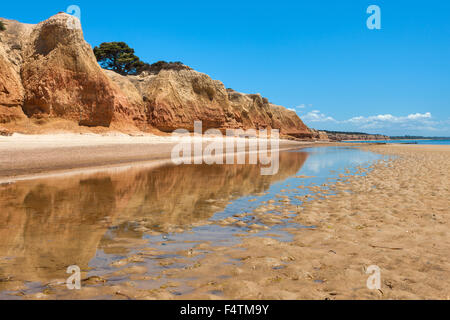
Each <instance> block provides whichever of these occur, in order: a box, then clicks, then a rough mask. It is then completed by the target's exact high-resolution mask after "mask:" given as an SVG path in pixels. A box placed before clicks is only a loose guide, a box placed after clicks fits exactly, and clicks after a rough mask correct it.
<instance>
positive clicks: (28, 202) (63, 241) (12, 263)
mask: <svg viewBox="0 0 450 320" xmlns="http://www.w3.org/2000/svg"><path fill="white" fill-rule="evenodd" d="M306 158H307V154H306V153H302V152H282V153H280V170H279V172H278V174H276V175H274V176H261V175H260V167H259V166H258V165H212V166H208V165H192V166H178V167H176V166H166V167H161V168H157V169H153V170H149V169H139V168H134V169H129V170H126V171H125V170H124V171H117V172H113V171H111V172H109V173H98V174H93V175H89V176H88V175H78V176H71V177H59V178H48V179H41V180H33V181H21V182H17V183H15V184H11V185H4V186H0V208H1V211H0V290H5V289H7V288H8V282H9V281H4V280H5V279H10V280H11V279H12V280H14V279H20V280H27V281H42V282H48V281H52V280H55V279H65V278H66V277H67V274H66V273H65V270H66V268H67V266H69V265H72V264H76V265H79V266H80V267H81V268H82V269H84V270H86V269H87V267H88V263H89V261H90V260H91V258H92V257H93V256H94V255H95V252H96V250H97V248H98V245H99V242H100V240H101V239H102V237H103V235H104V234H105V232H106V231H107V230H108V227H110V226H112V225H116V226H117V225H121V224H124V223H126V222H129V221H133V220H136V219H144V218H145V220H146V221H147V222H148V223H147V224H146V225H147V226H149V227H150V228H152V229H154V230H158V231H164V230H166V228H168V227H170V226H173V225H186V224H187V225H189V224H191V223H195V222H199V221H203V220H205V219H208V218H210V217H211V216H212V215H213V214H214V213H215V212H217V211H221V210H223V209H224V208H225V207H226V205H227V203H228V202H229V201H230V200H232V199H235V198H237V197H240V196H244V195H249V194H252V193H260V192H263V191H265V190H267V189H268V187H269V186H270V185H271V184H272V183H273V182H275V181H279V180H283V179H286V178H287V177H289V176H291V175H294V174H295V173H296V172H297V171H298V170H300V168H301V167H302V165H303V163H304V162H305V160H306ZM2 279H3V281H2Z"/></svg>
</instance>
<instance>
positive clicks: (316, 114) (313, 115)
mask: <svg viewBox="0 0 450 320" xmlns="http://www.w3.org/2000/svg"><path fill="white" fill-rule="evenodd" d="M301 118H302V119H303V120H304V121H310V122H327V121H333V122H335V121H336V120H335V119H333V118H332V117H329V116H326V115H325V114H323V113H321V112H320V111H319V110H313V111H311V112H308V113H307V114H305V115H304V116H302V117H301Z"/></svg>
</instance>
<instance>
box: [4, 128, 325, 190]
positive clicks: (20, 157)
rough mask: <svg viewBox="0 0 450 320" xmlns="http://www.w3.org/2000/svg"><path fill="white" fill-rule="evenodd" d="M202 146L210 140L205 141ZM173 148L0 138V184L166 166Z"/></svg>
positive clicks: (161, 141)
mask: <svg viewBox="0 0 450 320" xmlns="http://www.w3.org/2000/svg"><path fill="white" fill-rule="evenodd" d="M204 141H205V145H206V144H208V143H210V142H212V141H214V138H213V137H212V138H205V140H204ZM176 144H177V142H174V141H173V140H172V139H171V137H163V136H155V135H146V136H133V137H132V136H128V135H124V134H116V135H96V134H47V135H21V134H15V135H13V136H11V137H1V136H0V182H8V181H12V180H20V179H23V178H29V177H32V176H34V177H35V176H36V175H41V176H42V175H45V174H48V173H51V174H55V173H67V172H70V171H76V172H79V171H80V170H81V169H95V170H101V169H105V168H110V167H112V166H120V165H127V164H136V163H138V162H140V163H144V162H145V163H147V164H149V162H152V163H159V164H162V163H164V162H168V161H169V162H170V157H171V151H172V149H173V147H174V146H175V145H176ZM317 144H319V145H321V144H322V145H324V144H326V143H323V142H316V143H314V142H300V141H291V140H280V149H288V148H295V147H301V146H311V145H317Z"/></svg>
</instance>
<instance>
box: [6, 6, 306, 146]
mask: <svg viewBox="0 0 450 320" xmlns="http://www.w3.org/2000/svg"><path fill="white" fill-rule="evenodd" d="M2 21H3V22H4V23H5V24H6V31H2V32H0V125H1V124H2V123H3V124H5V123H19V127H20V124H21V122H20V121H26V120H28V119H30V118H31V119H36V118H39V119H42V118H44V119H66V120H69V121H72V122H74V123H77V124H78V125H80V126H89V127H97V126H101V127H107V128H112V129H115V130H123V131H127V130H128V131H129V130H142V131H148V130H151V128H156V129H158V130H161V131H165V132H170V131H173V130H175V129H179V128H185V129H189V130H192V129H193V123H194V121H195V120H201V121H202V122H203V128H204V129H208V128H218V129H226V128H242V129H249V128H254V129H261V128H273V129H279V130H280V132H281V134H282V135H285V136H286V135H288V136H292V137H296V138H308V139H309V138H312V137H313V133H312V132H311V131H310V130H309V128H308V127H307V126H306V125H304V124H303V122H302V121H301V120H300V118H299V117H298V116H297V115H296V114H295V113H294V112H292V111H289V110H287V109H285V108H283V107H281V106H276V105H273V104H271V103H269V101H268V100H267V99H265V98H263V97H261V96H260V95H258V94H242V93H238V92H236V91H233V90H227V89H226V88H225V86H224V85H223V83H221V82H220V81H217V80H213V79H211V78H210V77H209V76H207V75H206V74H203V73H199V72H197V71H194V70H179V71H175V70H161V71H160V72H158V73H153V74H148V73H145V74H142V75H140V76H127V77H124V76H121V75H118V74H115V73H114V72H111V71H105V70H103V69H101V67H100V66H99V65H98V63H97V61H96V59H95V56H94V54H93V51H92V48H91V47H90V45H89V44H88V43H87V42H85V40H84V38H83V32H82V30H81V25H80V24H79V21H78V20H76V19H75V18H73V17H72V16H70V15H68V14H65V13H59V14H57V15H55V16H53V17H51V18H49V19H48V20H46V21H43V22H41V23H39V24H37V25H27V24H22V23H18V22H16V21H12V20H6V19H2Z"/></svg>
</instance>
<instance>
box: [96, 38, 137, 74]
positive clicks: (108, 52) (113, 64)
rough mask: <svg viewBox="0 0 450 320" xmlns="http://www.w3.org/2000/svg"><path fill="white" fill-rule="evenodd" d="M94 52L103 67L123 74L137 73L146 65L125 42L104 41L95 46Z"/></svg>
mask: <svg viewBox="0 0 450 320" xmlns="http://www.w3.org/2000/svg"><path fill="white" fill-rule="evenodd" d="M94 54H95V57H96V58H97V61H98V63H99V64H100V66H102V68H105V69H109V70H112V71H115V72H117V73H119V74H121V75H127V74H136V73H138V69H139V68H142V67H143V66H144V65H145V64H144V63H143V62H142V61H141V60H140V59H139V58H138V57H137V56H136V55H135V54H134V49H132V48H130V47H129V46H128V45H127V44H126V43H125V42H103V43H102V44H100V46H98V47H95V48H94Z"/></svg>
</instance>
